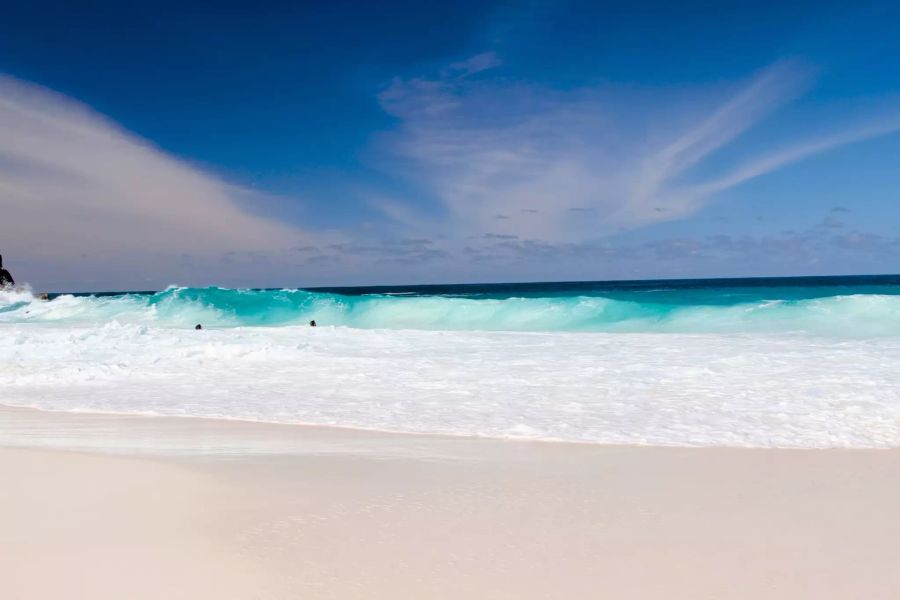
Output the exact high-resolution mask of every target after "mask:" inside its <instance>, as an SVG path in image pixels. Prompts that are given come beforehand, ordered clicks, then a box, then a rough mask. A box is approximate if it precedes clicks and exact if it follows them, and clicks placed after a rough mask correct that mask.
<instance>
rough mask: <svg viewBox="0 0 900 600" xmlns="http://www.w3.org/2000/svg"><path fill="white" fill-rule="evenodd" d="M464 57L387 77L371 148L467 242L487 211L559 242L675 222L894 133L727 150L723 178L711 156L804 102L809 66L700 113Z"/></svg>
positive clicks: (850, 129)
mask: <svg viewBox="0 0 900 600" xmlns="http://www.w3.org/2000/svg"><path fill="white" fill-rule="evenodd" d="M470 62H471V63H472V64H473V65H474V66H471V67H466V66H464V65H466V64H469V63H467V62H466V61H463V62H459V63H454V64H453V65H452V68H451V69H449V70H447V69H445V70H443V71H441V73H440V75H438V76H436V77H431V78H428V77H419V78H410V79H395V80H394V81H393V82H392V83H391V84H390V86H389V87H388V88H387V89H386V90H385V91H384V92H383V93H382V94H381V95H380V101H381V104H382V106H383V107H384V109H385V110H386V111H387V112H389V113H390V114H392V115H394V116H395V117H396V118H397V127H396V129H395V130H394V131H392V132H391V133H389V134H386V135H385V136H384V137H383V138H382V139H381V140H380V144H381V146H380V147H381V148H382V149H383V150H386V151H387V153H388V154H390V155H392V156H394V157H395V158H396V161H395V162H394V163H393V164H392V165H391V168H393V169H394V173H396V174H399V175H400V176H405V177H407V178H411V179H412V180H413V181H414V183H415V184H416V185H418V186H419V188H420V189H423V190H425V193H426V194H427V195H429V196H430V197H431V198H432V199H434V201H435V202H436V203H437V205H438V206H440V207H441V209H442V210H443V211H444V214H443V215H442V218H441V227H444V228H445V229H450V230H452V231H456V232H458V233H460V234H464V235H472V234H475V235H477V234H480V233H483V232H493V231H495V230H496V228H497V225H498V222H497V215H503V216H504V219H503V221H502V223H503V229H502V230H501V231H499V233H503V234H509V235H520V236H522V237H523V238H532V239H543V240H548V241H557V242H558V241H562V240H572V239H575V240H586V239H596V238H598V237H602V236H603V235H608V234H609V233H611V232H614V231H616V230H617V229H618V228H621V227H627V228H633V227H640V226H642V225H646V224H649V223H656V222H661V221H667V220H673V219H678V218H683V217H685V216H687V215H690V214H691V213H693V212H695V211H697V210H699V209H700V208H702V207H703V206H705V205H707V204H708V203H710V202H712V201H714V200H715V199H716V197H717V195H718V194H720V193H721V192H723V191H725V190H727V189H730V188H733V187H735V186H738V185H740V184H742V183H744V182H746V181H748V180H750V179H753V178H757V177H760V176H763V175H765V174H767V173H770V172H772V171H774V170H776V169H780V168H783V167H785V166H787V165H790V164H792V163H795V162H797V161H800V160H803V159H805V158H808V157H810V156H812V155H814V154H817V153H821V152H825V151H828V150H831V149H833V148H837V147H839V146H843V145H846V144H851V143H854V142H859V141H862V140H866V139H870V138H874V137H878V136H881V135H886V134H890V133H893V132H895V131H897V130H898V129H900V115H888V116H886V117H885V118H882V119H879V120H876V121H873V122H869V123H865V124H851V125H848V126H845V127H844V128H843V129H840V130H838V131H835V129H834V127H833V126H832V125H830V124H829V125H826V126H824V127H823V129H825V132H824V133H822V134H821V137H819V138H817V139H813V140H800V141H799V142H797V143H796V144H794V145H788V146H787V147H776V148H772V149H770V150H764V151H763V152H762V154H759V155H747V154H746V153H743V152H738V153H737V154H736V155H737V156H743V159H742V160H741V161H739V162H737V164H736V166H734V167H733V168H732V169H731V170H730V171H726V172H725V173H724V174H722V172H721V171H716V170H714V169H712V168H711V166H710V165H711V161H712V159H713V158H714V157H716V156H717V155H718V153H720V152H722V151H724V150H725V149H729V150H731V149H733V148H735V147H736V144H737V141H738V139H739V138H740V137H741V136H742V135H743V134H744V133H745V132H747V131H749V130H751V129H753V128H754V127H756V126H758V125H759V124H760V123H761V122H762V121H763V120H764V119H765V118H767V117H768V116H769V115H771V114H772V113H774V112H775V111H777V110H778V109H780V108H781V107H783V106H784V105H785V104H787V103H789V102H790V101H792V100H793V99H795V98H797V97H798V96H799V95H801V94H802V93H803V92H804V91H805V90H806V89H807V88H808V87H809V84H810V82H811V74H812V73H811V69H810V68H807V67H805V66H803V65H801V64H799V63H796V62H791V61H784V62H779V63H776V64H774V65H772V66H770V67H768V68H766V69H764V70H762V71H761V72H759V73H757V74H755V75H754V76H752V77H750V78H748V79H747V80H746V81H744V82H743V83H738V84H731V85H727V84H722V85H720V86H718V87H717V88H715V89H705V90H703V96H704V97H705V98H713V99H715V98H718V103H717V104H714V105H712V106H711V107H705V109H704V110H703V111H702V112H700V111H699V110H698V109H696V108H694V107H693V106H691V105H689V104H688V103H686V102H684V101H683V96H679V95H677V94H676V93H674V92H666V90H655V91H654V94H653V95H652V97H649V95H646V94H643V95H642V92H640V91H639V90H638V91H635V90H628V89H625V88H615V87H611V86H599V87H598V86H595V87H587V88H580V89H568V90H556V89H552V88H550V87H547V86H541V85H537V84H534V83H530V82H523V81H515V80H511V79H504V78H502V77H487V76H485V75H484V74H483V73H484V72H485V71H487V70H488V69H494V68H498V67H501V62H500V61H499V59H498V58H497V57H495V56H493V55H491V56H490V57H487V58H485V55H478V56H477V57H473V59H471V61H470ZM474 73H478V76H477V77H470V74H474ZM680 98H682V99H680ZM636 105H640V107H638V108H636ZM397 210H398V209H397V206H396V205H394V206H393V208H392V211H393V212H395V213H396V212H397ZM419 224H420V225H421V222H420V223H419Z"/></svg>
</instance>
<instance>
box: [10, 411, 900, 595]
mask: <svg viewBox="0 0 900 600" xmlns="http://www.w3.org/2000/svg"><path fill="white" fill-rule="evenodd" d="M27 410H28V409H0V424H2V426H0V474H2V477H3V480H4V482H5V485H4V486H3V487H2V491H0V570H2V571H3V572H5V573H14V574H15V575H14V577H12V578H11V579H8V580H7V581H5V582H4V584H3V586H4V587H6V590H7V591H10V590H11V593H5V594H4V597H11V598H14V599H16V600H32V599H44V598H57V597H62V596H65V597H70V598H92V599H93V598H98V599H104V598H110V599H112V598H120V597H131V598H159V597H172V598H180V597H184V598H199V599H203V598H222V599H230V598H293V597H303V598H313V599H319V598H322V599H341V600H344V599H356V598H359V599H362V598H374V599H380V598H385V599H387V598H400V597H422V598H435V599H443V598H447V599H450V598H463V597H465V598H475V599H481V598H485V599H489V598H490V599H493V598H510V597H517V598H526V599H530V598H534V599H538V598H582V597H596V595H597V594H602V595H603V596H605V597H615V598H634V599H655V598H661V599H662V598H665V599H667V600H668V599H682V598H683V599H685V600H687V599H691V600H695V599H696V598H741V599H742V598H748V599H749V598H765V599H781V598H784V599H788V598H790V599H796V598H812V597H815V598H825V599H830V598H834V599H837V598H848V597H865V598H871V599H882V598H883V599H885V600H888V599H893V598H897V597H900V573H898V572H897V569H896V568H895V565H896V563H897V562H898V561H900V547H898V545H897V544H896V540H897V539H900V518H898V517H897V516H896V514H895V513H896V506H897V505H898V502H900V483H897V482H900V450H897V449H889V450H843V449H835V450H782V449H745V448H665V447H643V446H603V445H592V444H554V443H547V442H540V443H534V442H521V441H507V440H485V439H472V438H454V437H441V436H425V435H417V436H404V435H395V434H382V433H377V434H376V433H367V432H359V431H353V430H329V429H324V428H315V427H304V426H278V425H269V424H254V423H238V422H221V421H213V422H201V421H199V420H197V419H172V418H157V417H146V418H143V417H142V418H131V417H117V416H99V415H88V414H79V415H71V414H69V415H66V414H65V413H63V415H62V416H60V415H59V414H54V413H44V412H42V411H33V412H30V413H28V414H27V415H26V416H27V418H22V417H23V413H22V412H18V411H26V412H27ZM14 413H16V414H15V416H14ZM17 419H18V421H17ZM14 422H15V423H14ZM16 423H17V424H16ZM16 428H17V431H18V433H16V436H18V437H14V436H13V434H12V432H13V429H16ZM29 440H30V442H29ZM110 442H113V443H110ZM11 444H15V445H18V446H19V447H17V448H10V447H9V446H10V445H11ZM29 444H30V445H31V448H26V447H25V446H28V445H29ZM36 447H37V448H42V449H35V448H36ZM110 453H113V454H114V455H110ZM178 590H182V592H181V593H182V595H179V593H178Z"/></svg>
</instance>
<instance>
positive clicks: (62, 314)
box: [0, 276, 900, 447]
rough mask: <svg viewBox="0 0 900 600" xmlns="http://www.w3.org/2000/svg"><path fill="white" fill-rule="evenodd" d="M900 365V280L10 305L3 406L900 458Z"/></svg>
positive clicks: (0, 352)
mask: <svg viewBox="0 0 900 600" xmlns="http://www.w3.org/2000/svg"><path fill="white" fill-rule="evenodd" d="M312 319H315V320H316V321H317V323H318V325H319V327H318V328H316V329H311V328H309V327H308V326H307V323H308V321H310V320H312ZM197 323H202V324H203V326H204V328H205V329H204V331H202V332H197V331H194V330H193V326H194V325H195V324H197ZM898 365H900V276H869V277H822V278H778V279H731V280H676V281H635V282H573V283H523V284H487V285H447V286H408V287H359V288H329V289H324V288H322V289H273V290H232V289H222V288H179V287H172V288H169V289H167V290H164V291H162V292H156V293H150V292H127V293H117V294H97V295H68V294H54V295H52V296H51V300H50V301H49V302H41V301H38V300H36V299H34V298H33V297H32V296H31V295H30V294H28V293H23V292H0V395H2V396H0V402H3V403H6V404H11V405H20V406H33V407H37V408H44V409H53V410H79V411H84V410H87V411H110V412H122V413H141V414H163V415H186V416H206V417H219V418H237V419H252V420H262V421H273V422H288V423H310V424H328V425H341V426H349V427H363V428H372V429H383V430H388V431H406V432H419V433H449V434H461V435H485V436H494V437H520V438H532V439H553V440H568V441H583V442H600V443H641V444H667V445H736V446H784V447H896V446H900V375H898V374H897V373H898V371H900V369H898V368H897V367H898Z"/></svg>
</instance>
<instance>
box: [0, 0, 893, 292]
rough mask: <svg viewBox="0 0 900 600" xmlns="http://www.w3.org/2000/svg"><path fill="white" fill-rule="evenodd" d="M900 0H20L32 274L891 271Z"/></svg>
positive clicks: (13, 43)
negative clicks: (899, 1) (74, 2)
mask: <svg viewBox="0 0 900 600" xmlns="http://www.w3.org/2000/svg"><path fill="white" fill-rule="evenodd" d="M898 17H900V6H898V5H897V3H892V2H865V1H863V2H852V3H851V2H828V1H821V0H820V1H817V2H806V1H794V2H790V3H783V2H778V3H775V2H772V3H769V2H764V1H755V2H749V1H717V2H711V1H705V2H699V1H682V2H649V1H636V2H635V1H632V2H628V3H621V2H600V1H595V2H584V1H580V0H570V1H568V0H555V1H539V0H534V1H528V2H493V1H490V0H483V1H478V2H469V1H467V0H460V1H455V2H444V3H421V2H412V1H385V2H379V3H373V2H365V3H363V2H348V1H344V0H338V1H333V2H328V3H322V2H315V3H313V2H302V1H292V2H264V1H257V2H244V1H218V2H188V1H181V2H167V1H160V2H154V3H123V2H115V1H109V2H106V1H99V0H96V1H87V2H82V3H78V6H77V7H75V6H73V5H72V3H70V2H62V1H45V0H30V1H28V2H25V1H19V0H13V1H11V2H6V3H4V17H3V19H0V253H2V255H3V257H4V263H5V266H6V267H7V268H9V269H10V270H11V271H12V273H13V275H14V276H16V278H17V280H19V281H20V282H27V283H30V284H31V285H32V286H33V287H34V289H36V290H39V291H44V290H52V291H102V290H151V289H161V288H164V287H166V286H167V285H222V286H230V287H297V286H317V285H329V286H331V285H375V284H385V285H387V284H422V283H454V282H460V283H462V282H500V281H560V280H607V279H650V278H694V277H747V276H780V275H829V274H873V273H896V272H898V271H900V267H898V265H900V228H898V226H897V225H898V223H900V204H898V194H900V169H898V168H897V165H898V164H900V36H897V35H896V31H895V29H896V28H895V24H896V23H897V22H898Z"/></svg>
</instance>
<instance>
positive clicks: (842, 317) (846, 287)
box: [0, 276, 900, 336]
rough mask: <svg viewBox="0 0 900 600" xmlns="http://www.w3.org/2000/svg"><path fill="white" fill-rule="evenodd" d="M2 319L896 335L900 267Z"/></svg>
mask: <svg viewBox="0 0 900 600" xmlns="http://www.w3.org/2000/svg"><path fill="white" fill-rule="evenodd" d="M0 311H2V312H0V322H10V321H14V322H23V321H77V322H100V323H102V322H107V321H112V320H115V321H119V322H141V323H153V324H159V325H162V326H172V327H191V326H193V325H194V324H196V323H202V324H203V325H204V326H205V327H239V326H273V327H274V326H282V325H297V324H305V323H307V322H308V321H310V320H312V319H315V320H316V321H317V323H318V324H319V325H323V326H346V327H353V328H364V329H426V330H482V331H607V332H678V333H692V332H697V333H716V332H748V333H753V332H805V333H814V334H838V335H853V336H860V335H861V336H871V335H877V336H881V335H900V277H898V276H871V277H827V278H784V279H730V280H675V281H635V282H574V283H528V284H489V285H447V286H410V287H370V288H328V289H325V288H320V289H268V290H234V289H223V288H216V287H211V288H182V287H171V288H169V289H167V290H164V291H162V292H157V293H150V292H139V293H134V292H132V293H121V294H102V295H94V296H85V295H80V296H68V295H55V296H54V298H53V301H52V302H50V303H49V304H47V305H46V306H44V307H40V308H37V307H36V306H35V305H34V304H31V303H26V302H19V303H10V304H7V305H6V306H5V307H3V308H0Z"/></svg>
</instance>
